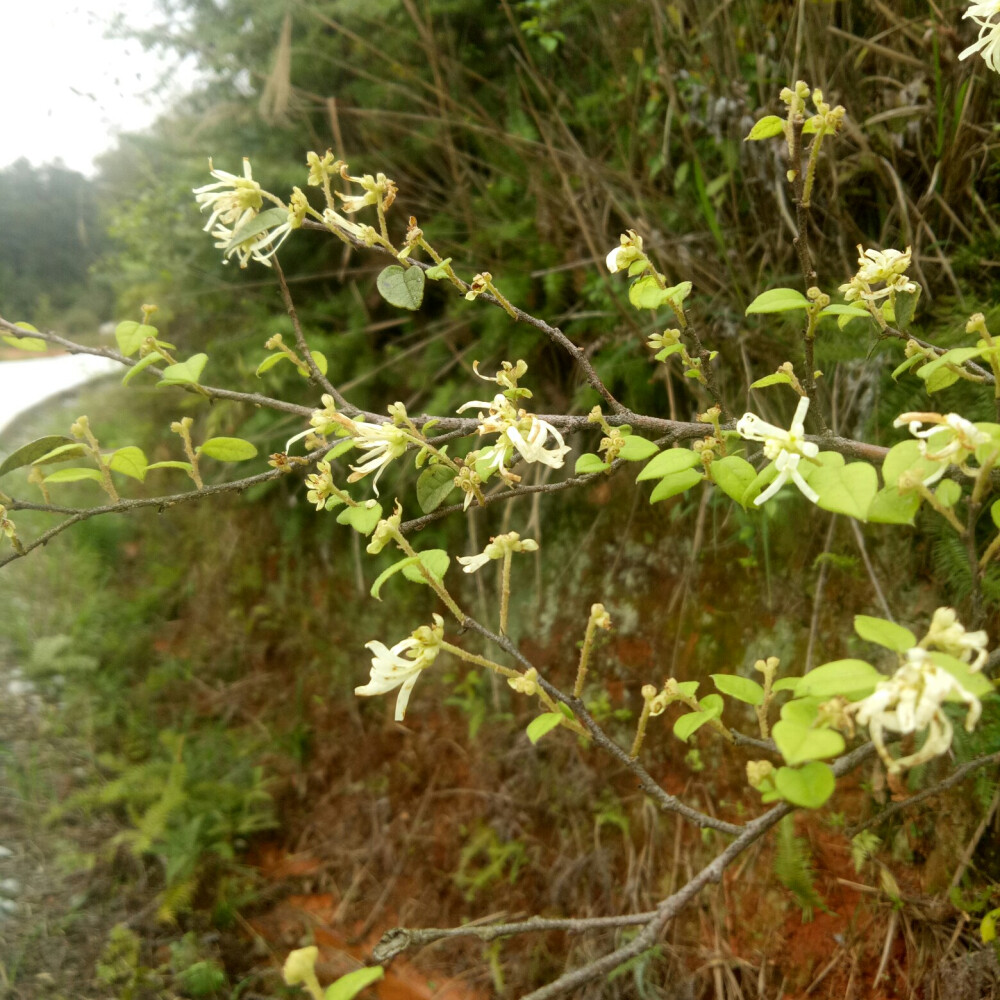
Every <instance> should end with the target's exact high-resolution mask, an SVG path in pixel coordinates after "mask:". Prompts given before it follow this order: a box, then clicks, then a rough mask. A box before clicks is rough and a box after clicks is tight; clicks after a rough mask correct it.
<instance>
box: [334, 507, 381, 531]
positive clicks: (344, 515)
mask: <svg viewBox="0 0 1000 1000" xmlns="http://www.w3.org/2000/svg"><path fill="white" fill-rule="evenodd" d="M381 520H382V507H381V505H380V504H377V503H376V502H375V501H374V500H369V501H368V502H367V503H365V504H361V505H359V506H357V507H345V508H344V509H343V510H342V511H341V512H340V513H339V514H338V515H337V523H338V524H349V525H350V526H351V527H352V528H353V529H354V530H355V531H357V532H358V533H359V534H362V535H370V534H371V533H372V532H373V531H374V530H375V525H377V524H378V523H379V521H381Z"/></svg>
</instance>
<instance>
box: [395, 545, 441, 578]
mask: <svg viewBox="0 0 1000 1000" xmlns="http://www.w3.org/2000/svg"><path fill="white" fill-rule="evenodd" d="M417 562H421V563H423V565H424V568H425V569H426V570H427V572H428V573H430V575H431V576H433V577H434V578H435V579H436V580H440V579H442V578H443V577H444V575H445V573H447V572H448V566H449V564H450V563H451V556H449V555H448V553H447V552H446V551H445V550H444V549H424V551H423V552H418V553H417V561H416V562H413V563H411V564H410V565H409V566H404V567H403V576H405V577H406V579H407V580H412V581H413V582H414V583H423V584H426V583H427V581H426V580H425V579H424V574H423V573H421V572H420V567H419V566H418V565H417Z"/></svg>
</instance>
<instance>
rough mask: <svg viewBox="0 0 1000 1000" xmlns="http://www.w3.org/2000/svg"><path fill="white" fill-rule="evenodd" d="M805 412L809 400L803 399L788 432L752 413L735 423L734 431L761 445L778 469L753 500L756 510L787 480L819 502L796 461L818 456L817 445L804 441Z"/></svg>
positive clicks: (745, 414)
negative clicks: (769, 483)
mask: <svg viewBox="0 0 1000 1000" xmlns="http://www.w3.org/2000/svg"><path fill="white" fill-rule="evenodd" d="M808 409H809V397H808V396H803V397H802V398H801V399H800V400H799V405H798V406H797V407H796V408H795V416H794V417H793V418H792V424H791V427H789V428H788V430H787V431H786V430H783V429H782V428H781V427H775V426H774V424H769V423H768V422H767V421H766V420H761V418H760V417H758V416H757V415H756V414H755V413H744V414H743V416H742V417H740V419H739V420H738V421H737V422H736V430H737V432H738V433H739V435H740V437H742V438H744V439H745V440H747V441H760V442H762V443H763V445H764V455H765V456H766V457H767V458H769V459H770V460H771V461H772V462H774V466H775V468H776V469H777V470H778V475H777V477H776V478H775V479H774V481H773V482H772V483H771V485H770V486H768V488H767V489H766V490H764V492H763V493H761V494H760V496H759V497H757V499H756V500H754V504H755V505H756V506H757V507H759V506H760V505H761V504H762V503H765V502H766V501H768V500H770V499H771V497H773V496H774V495H775V493H777V492H778V490H780V489H781V487H782V486H784V485H785V483H786V482H788V480H789V479H791V481H792V482H793V483H795V485H796V486H797V487H798V488H799V491H800V492H801V493H802V495H803V496H804V497H806V498H807V499H808V500H811V501H812V502H813V503H816V501H817V500H819V494H818V493H817V492H816V491H815V490H814V489H813V488H812V487H811V486H810V485H809V484H808V483H807V482H806V481H805V479H804V478H803V477H802V473H801V472H799V462H801V461H802V459H803V458H815V457H816V456H817V455H818V454H819V445H817V444H814V443H813V442H811V441H806V439H805V433H806V432H805V419H806V412H807V411H808Z"/></svg>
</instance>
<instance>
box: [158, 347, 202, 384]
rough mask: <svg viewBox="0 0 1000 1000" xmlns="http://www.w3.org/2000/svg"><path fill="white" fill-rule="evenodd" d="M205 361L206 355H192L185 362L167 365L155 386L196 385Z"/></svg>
mask: <svg viewBox="0 0 1000 1000" xmlns="http://www.w3.org/2000/svg"><path fill="white" fill-rule="evenodd" d="M207 361H208V355H207V354H193V355H192V356H191V357H190V358H188V359H187V361H181V362H179V363H178V364H176V365H168V366H167V367H166V368H164V369H163V375H162V376H160V381H159V382H158V383H157V385H197V384H198V379H200V378H201V373H202V372H203V371H204V369H205V363H206V362H207Z"/></svg>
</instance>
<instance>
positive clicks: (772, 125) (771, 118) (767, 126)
mask: <svg viewBox="0 0 1000 1000" xmlns="http://www.w3.org/2000/svg"><path fill="white" fill-rule="evenodd" d="M784 132H785V122H784V119H782V118H779V117H778V116H777V115H764V117H763V118H761V119H759V120H758V121H756V122H755V123H754V126H753V128H752V129H750V134H749V135H748V136H747V137H746V138H745V139H744V140H743V141H744V142H757V141H759V140H761V139H773V138H774V137H775V136H776V135H783V134H784Z"/></svg>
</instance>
